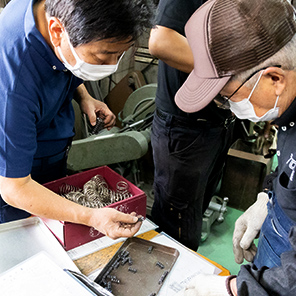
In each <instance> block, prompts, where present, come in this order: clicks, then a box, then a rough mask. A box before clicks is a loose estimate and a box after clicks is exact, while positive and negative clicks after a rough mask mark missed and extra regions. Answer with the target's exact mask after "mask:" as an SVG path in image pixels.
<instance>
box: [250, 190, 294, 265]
mask: <svg viewBox="0 0 296 296" xmlns="http://www.w3.org/2000/svg"><path fill="white" fill-rule="evenodd" d="M269 197H270V200H269V202H268V204H267V207H268V214H267V217H266V219H265V221H264V223H263V225H262V228H261V231H260V237H259V241H258V250H257V253H256V256H255V258H254V262H253V263H254V264H255V265H256V267H257V268H258V269H260V268H261V267H263V266H267V267H269V268H272V267H275V266H280V265H281V260H280V256H281V254H282V253H284V252H287V251H290V250H292V246H291V244H290V242H289V231H290V229H291V227H292V226H294V225H296V223H295V222H294V221H293V220H291V219H290V218H289V217H288V216H287V215H286V214H285V213H284V211H283V210H282V208H281V207H280V206H279V204H278V202H277V199H276V196H275V194H274V192H269Z"/></svg>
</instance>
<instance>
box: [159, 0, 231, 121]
mask: <svg viewBox="0 0 296 296" xmlns="http://www.w3.org/2000/svg"><path fill="white" fill-rule="evenodd" d="M204 2H206V1H203V0H190V1H189V0H160V1H159V5H158V10H157V15H156V21H155V23H156V24H157V25H160V26H163V27H167V28H169V29H172V30H175V31H176V32H178V33H179V34H181V35H183V36H185V32H184V28H185V24H186V22H187V21H188V19H189V18H190V16H191V15H192V14H193V13H194V12H195V11H196V10H197V9H198V8H199V7H200V6H201V5H202V4H203V3H204ZM187 77H188V74H187V73H184V72H181V71H179V70H177V69H175V68H172V67H170V66H168V65H167V64H166V63H164V62H162V61H159V64H158V82H157V84H158V87H157V93H156V107H157V108H159V109H161V110H162V111H165V112H168V113H170V114H174V115H178V116H182V117H186V118H188V119H196V118H202V119H207V120H210V121H212V122H214V123H220V122H223V121H224V120H225V118H227V117H229V116H231V112H230V111H225V110H221V109H219V108H217V106H216V104H215V103H214V102H211V103H210V104H209V105H208V106H206V107H205V108H204V109H202V110H200V111H199V112H196V113H185V112H183V111H182V110H180V109H179V108H178V107H177V105H176V104H175V101H174V97H175V94H176V92H177V91H178V89H179V88H180V87H181V86H182V84H183V83H184V82H185V80H186V79H187Z"/></svg>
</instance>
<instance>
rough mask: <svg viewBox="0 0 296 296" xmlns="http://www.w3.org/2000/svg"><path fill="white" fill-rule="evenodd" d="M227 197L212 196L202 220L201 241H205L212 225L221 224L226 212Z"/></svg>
mask: <svg viewBox="0 0 296 296" xmlns="http://www.w3.org/2000/svg"><path fill="white" fill-rule="evenodd" d="M228 200H229V199H228V197H224V198H223V199H222V198H221V197H218V196H216V195H214V196H213V197H212V200H211V201H210V204H209V207H208V208H207V209H206V211H205V213H204V215H203V219H202V232H201V241H205V240H206V239H207V238H208V236H209V234H210V230H211V226H212V224H213V223H214V222H215V221H217V222H219V223H222V222H223V221H224V215H225V214H226V212H227V203H228Z"/></svg>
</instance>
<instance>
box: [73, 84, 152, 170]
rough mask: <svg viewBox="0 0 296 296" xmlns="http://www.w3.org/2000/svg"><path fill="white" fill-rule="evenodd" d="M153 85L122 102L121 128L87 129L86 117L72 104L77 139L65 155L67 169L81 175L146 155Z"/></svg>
mask: <svg viewBox="0 0 296 296" xmlns="http://www.w3.org/2000/svg"><path fill="white" fill-rule="evenodd" d="M155 93H156V84H147V85H144V86H142V87H140V88H138V89H136V90H135V91H134V92H132V94H131V95H130V96H129V97H128V99H127V100H126V102H125V104H124V107H123V110H122V111H121V112H120V118H121V122H122V126H123V127H122V128H120V127H117V126H115V127H113V128H112V129H111V130H109V131H108V130H106V129H102V130H97V133H95V134H93V128H92V127H91V126H90V125H89V123H88V120H87V118H86V115H84V114H81V112H80V108H79V106H78V105H77V104H76V102H73V105H74V110H75V116H76V124H75V129H76V132H77V134H79V135H80V136H81V138H78V139H77V138H76V139H74V141H73V142H72V147H71V149H70V151H69V155H68V169H69V170H70V171H74V172H77V171H82V170H86V169H90V168H94V167H98V166H102V165H110V164H115V163H120V162H126V161H132V160H137V159H139V158H141V157H142V156H143V155H145V154H146V152H147V151H148V143H149V142H150V126H151V123H152V118H153V113H154V109H155V106H154V100H155Z"/></svg>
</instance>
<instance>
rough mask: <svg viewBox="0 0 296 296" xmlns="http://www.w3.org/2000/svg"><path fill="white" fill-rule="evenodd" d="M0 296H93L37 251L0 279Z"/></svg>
mask: <svg viewBox="0 0 296 296" xmlns="http://www.w3.org/2000/svg"><path fill="white" fill-rule="evenodd" d="M0 287H1V288H0V290H1V292H0V294H1V296H14V295H21V296H53V295H54V296H90V295H94V294H93V293H92V292H90V291H89V290H87V289H86V288H85V287H84V286H82V285H81V284H80V283H79V282H78V281H76V280H75V279H74V278H72V277H71V276H70V275H69V274H67V273H66V272H65V271H64V270H63V269H62V268H60V267H59V266H58V265H57V264H56V263H55V262H54V261H52V259H51V258H50V257H49V256H48V254H47V253H45V252H40V253H38V254H36V255H34V256H32V257H30V258H29V259H27V260H25V261H23V262H22V263H20V264H18V265H16V266H15V267H13V268H11V269H9V270H8V271H6V272H4V273H2V274H1V276H0Z"/></svg>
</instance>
